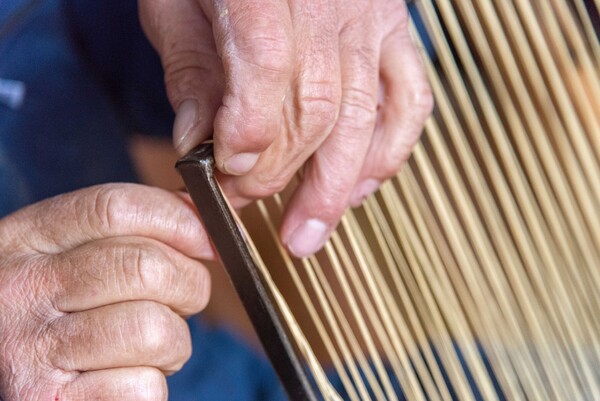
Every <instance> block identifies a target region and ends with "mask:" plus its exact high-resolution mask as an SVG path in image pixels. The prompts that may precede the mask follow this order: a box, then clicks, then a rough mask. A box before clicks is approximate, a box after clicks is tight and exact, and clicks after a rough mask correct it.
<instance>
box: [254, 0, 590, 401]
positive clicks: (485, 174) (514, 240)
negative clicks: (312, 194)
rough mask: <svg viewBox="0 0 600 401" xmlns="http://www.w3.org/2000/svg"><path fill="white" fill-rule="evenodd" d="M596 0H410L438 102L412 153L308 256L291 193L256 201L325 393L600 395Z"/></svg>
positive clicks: (265, 251) (259, 244)
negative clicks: (287, 205)
mask: <svg viewBox="0 0 600 401" xmlns="http://www.w3.org/2000/svg"><path fill="white" fill-rule="evenodd" d="M594 1H595V3H593V2H591V1H589V2H584V1H583V0H573V1H568V0H459V1H458V0H457V1H451V0H436V1H435V2H434V1H432V0H419V1H417V5H418V9H419V14H420V16H421V18H422V19H423V21H424V22H425V25H426V26H427V30H428V35H429V38H430V39H431V41H432V43H433V47H434V49H435V50H434V52H432V54H435V55H434V56H433V57H430V58H428V57H424V60H423V62H424V65H425V68H426V70H427V72H428V75H429V79H430V83H431V86H432V89H433V92H434V95H435V98H436V111H435V113H434V116H433V117H432V118H431V119H430V120H429V121H427V123H426V127H425V133H424V136H423V139H422V141H421V143H420V144H419V145H418V146H417V147H416V149H415V150H414V154H413V156H412V158H411V160H410V161H409V162H408V163H407V165H406V166H405V167H404V168H403V169H402V171H401V172H400V173H399V175H398V176H397V177H395V178H394V179H392V180H390V181H389V182H386V183H384V184H383V186H382V187H381V189H380V191H379V192H378V193H377V194H375V195H374V196H372V197H370V198H369V199H367V200H366V202H365V204H364V205H363V206H362V207H361V208H358V209H354V210H352V211H349V212H348V213H347V214H346V215H345V216H344V218H343V220H342V222H341V223H340V226H339V228H338V230H337V232H336V233H334V234H333V236H332V238H331V240H330V242H329V243H328V244H327V245H326V246H325V249H324V250H323V251H322V252H321V253H319V254H318V255H316V256H313V257H310V258H307V259H304V260H293V259H291V258H290V257H289V256H288V255H287V253H286V252H285V250H284V249H283V247H282V246H281V244H280V243H279V242H278V240H277V235H276V231H275V227H276V226H277V225H278V223H279V221H280V219H281V210H282V208H281V206H282V204H283V202H284V201H285V194H282V195H278V196H275V197H273V198H272V199H269V200H266V201H262V202H259V203H257V204H256V205H255V206H254V207H255V208H256V209H257V213H258V215H259V216H261V217H260V221H258V222H257V221H253V222H252V223H249V224H247V226H248V227H250V231H251V232H250V233H249V237H254V238H255V239H259V240H260V241H259V240H257V241H256V250H255V252H256V253H257V255H258V254H261V255H262V256H263V258H264V263H263V262H260V263H261V269H262V274H264V276H265V279H266V280H267V282H268V283H269V286H270V287H271V291H272V293H273V297H274V302H275V303H276V304H277V305H278V307H279V309H280V311H281V313H282V316H283V318H284V320H285V321H286V323H287V325H288V326H289V330H290V333H291V334H292V337H293V339H294V341H295V342H296V344H297V345H298V349H299V350H300V353H301V354H302V356H303V358H304V360H305V362H306V365H307V367H308V370H309V371H310V373H311V375H312V378H313V379H314V383H315V386H316V388H317V389H318V391H319V393H320V395H321V397H322V398H323V399H325V400H338V399H349V400H378V401H379V400H394V401H395V400H404V399H406V400H411V401H424V400H430V401H438V400H440V401H441V400H443V401H449V400H469V401H474V400H494V401H499V400H534V401H538V400H569V401H572V400H590V401H592V400H600V313H599V311H600V79H599V76H600V45H599V41H598V36H597V32H595V29H597V28H598V27H597V26H594V22H593V20H594V18H597V10H598V8H599V7H600V2H599V1H598V0H594ZM596 21H597V20H596ZM414 37H415V40H416V41H417V42H418V41H419V40H420V39H419V38H418V37H417V35H416V34H415V35H414ZM424 53H425V52H424ZM432 58H433V59H434V60H432ZM249 215H252V213H249ZM252 227H254V228H255V231H263V232H252V229H251V228H252ZM256 227H258V229H256ZM265 227H267V228H268V231H269V232H270V233H271V236H270V237H269V238H267V239H266V240H265V239H264V237H265V235H264V231H266V230H265V229H264V228H265ZM252 246H254V245H252ZM256 257H257V258H258V256H256ZM265 266H269V269H267V268H266V267H265ZM269 271H270V272H269ZM334 376H335V377H336V379H335V380H336V381H338V384H339V386H338V388H341V390H339V392H336V391H335V390H334V386H333V385H332V384H331V382H330V381H329V380H330V378H331V377H334Z"/></svg>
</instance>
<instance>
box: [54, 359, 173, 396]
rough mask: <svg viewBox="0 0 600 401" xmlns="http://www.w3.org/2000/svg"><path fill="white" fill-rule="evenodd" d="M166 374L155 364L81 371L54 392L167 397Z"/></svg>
mask: <svg viewBox="0 0 600 401" xmlns="http://www.w3.org/2000/svg"><path fill="white" fill-rule="evenodd" d="M167 399H168V389H167V381H166V380H165V376H164V375H163V374H162V373H161V372H160V371H159V370H158V369H155V368H150V367H136V368H117V369H107V370H97V371H93V372H84V373H82V374H80V375H79V376H77V378H76V379H75V380H73V381H72V382H70V383H67V384H65V385H64V386H63V387H62V389H60V390H59V391H58V392H57V394H56V395H55V396H54V400H60V401H80V400H95V401H114V400H127V401H167Z"/></svg>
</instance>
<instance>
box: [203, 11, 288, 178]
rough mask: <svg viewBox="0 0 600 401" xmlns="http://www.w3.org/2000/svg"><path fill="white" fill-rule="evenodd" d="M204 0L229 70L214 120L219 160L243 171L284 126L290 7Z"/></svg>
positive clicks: (239, 172)
mask: <svg viewBox="0 0 600 401" xmlns="http://www.w3.org/2000/svg"><path fill="white" fill-rule="evenodd" d="M206 3H207V4H208V6H207V8H206V9H205V10H204V11H205V13H206V14H207V15H208V17H209V19H210V20H211V22H212V24H213V31H214V37H215V43H216V45H217V49H218V52H219V56H220V57H221V59H222V63H223V67H224V71H225V94H224V96H223V103H222V106H221V107H220V108H219V111H218V112H217V115H216V118H215V122H214V129H215V132H214V141H215V160H216V165H217V168H218V169H219V170H221V171H223V172H225V173H227V174H232V175H242V174H245V173H247V172H248V171H250V169H252V167H253V166H254V165H255V164H256V162H257V160H258V158H259V157H260V154H261V153H262V152H263V151H264V150H265V149H267V148H268V147H269V145H271V143H272V142H273V140H274V139H275V138H276V137H277V135H278V134H279V132H280V130H281V124H282V121H281V115H282V109H283V102H284V97H285V95H286V92H287V89H288V86H289V82H290V78H291V73H292V64H293V52H294V49H293V42H292V35H293V31H292V24H291V19H290V12H289V8H288V5H287V2H285V1H279V0H265V1H259V2H257V1H253V0H242V1H239V0H237V1H236V0H225V1H222V2H206Z"/></svg>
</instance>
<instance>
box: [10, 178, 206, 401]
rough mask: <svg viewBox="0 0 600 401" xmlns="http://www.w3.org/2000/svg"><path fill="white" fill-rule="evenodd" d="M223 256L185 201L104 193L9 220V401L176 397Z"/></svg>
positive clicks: (141, 191)
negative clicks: (206, 262)
mask: <svg viewBox="0 0 600 401" xmlns="http://www.w3.org/2000/svg"><path fill="white" fill-rule="evenodd" d="M213 257H214V254H213V251H212V248H211V246H210V244H209V242H208V240H207V237H206V234H205V232H204V230H203V228H202V226H201V224H200V223H199V220H198V218H197V216H196V214H195V212H194V209H193V207H192V206H191V205H190V202H189V200H188V199H187V197H186V196H185V195H183V194H174V193H170V192H167V191H163V190H159V189H153V188H148V187H143V186H139V185H122V184H121V185H116V184H115V185H104V186H98V187H92V188H88V189H85V190H81V191H77V192H73V193H70V194H66V195H62V196H59V197H56V198H52V199H49V200H46V201H43V202H41V203H38V204H35V205H32V206H30V207H27V208H25V209H23V210H21V211H18V212H16V213H14V214H12V215H9V216H7V217H6V218H4V219H2V220H0V398H2V399H3V400H4V401H16V400H18V401H20V400H22V401H54V400H60V401H72V400H78V401H83V400H106V401H109V400H110V401H114V400H134V401H141V400H144V401H146V400H161V401H162V400H167V387H166V381H165V374H169V373H172V372H175V371H177V370H179V369H180V368H181V366H182V365H183V363H185V361H186V360H187V359H188V358H189V356H190V354H191V343H190V335H189V331H188V328H187V324H186V323H185V321H184V319H183V318H182V317H183V316H189V315H191V314H194V313H197V312H199V311H200V310H201V309H203V308H204V306H205V305H206V303H207V301H208V297H209V294H210V277H209V274H208V272H207V270H206V268H205V267H204V266H203V265H202V264H201V263H200V262H198V261H197V260H196V259H194V258H203V259H211V258H213Z"/></svg>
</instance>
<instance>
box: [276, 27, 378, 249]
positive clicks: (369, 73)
mask: <svg viewBox="0 0 600 401" xmlns="http://www.w3.org/2000/svg"><path fill="white" fill-rule="evenodd" d="M372 24H373V21H372V20H371V19H369V18H365V19H364V20H362V21H361V24H360V25H357V26H348V27H347V29H345V30H344V31H342V33H341V34H340V53H341V55H340V59H341V65H342V101H341V108H340V114H339V118H338V120H337V122H336V125H335V127H334V129H333V132H332V133H331V135H330V136H329V137H328V138H327V139H326V140H325V142H323V144H322V145H321V147H320V148H319V149H318V150H317V151H316V152H315V153H314V155H313V156H312V158H311V159H310V160H309V161H308V163H307V164H306V167H305V170H304V176H303V178H302V182H301V184H300V186H299V187H298V189H297V190H296V193H295V194H294V196H293V197H292V199H291V201H290V203H289V206H288V210H287V212H286V215H285V218H284V222H283V225H282V228H281V237H282V240H283V242H284V243H285V244H286V245H287V246H288V248H289V250H290V251H291V252H292V253H293V254H295V255H296V256H308V255H310V254H313V253H314V252H316V251H317V250H319V249H320V248H321V247H322V246H323V244H324V243H325V241H326V240H327V238H328V237H329V234H330V232H331V230H333V228H334V227H335V226H336V224H337V223H338V221H339V219H340V217H341V215H342V213H343V212H344V209H345V208H346V206H347V205H348V199H349V196H350V192H351V191H352V188H353V187H354V185H355V184H356V180H357V178H358V174H359V172H360V169H361V166H362V164H363V161H364V158H365V155H366V153H367V149H368V145H369V142H370V140H371V136H372V135H373V128H374V125H375V116H376V106H377V84H378V74H379V65H378V60H379V51H378V49H379V46H378V38H377V37H376V35H371V34H370V33H372V32H376V29H375V28H374V27H373V25H372Z"/></svg>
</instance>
